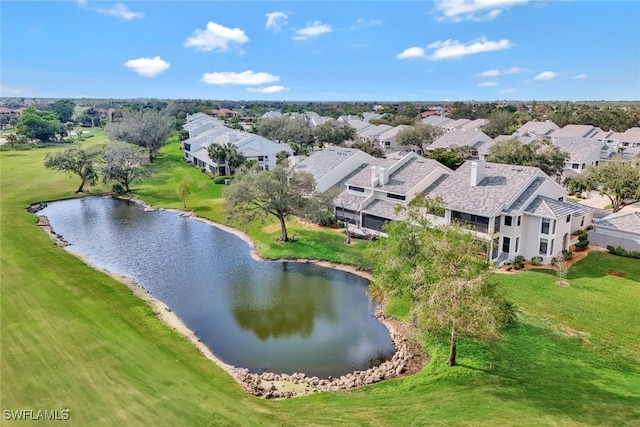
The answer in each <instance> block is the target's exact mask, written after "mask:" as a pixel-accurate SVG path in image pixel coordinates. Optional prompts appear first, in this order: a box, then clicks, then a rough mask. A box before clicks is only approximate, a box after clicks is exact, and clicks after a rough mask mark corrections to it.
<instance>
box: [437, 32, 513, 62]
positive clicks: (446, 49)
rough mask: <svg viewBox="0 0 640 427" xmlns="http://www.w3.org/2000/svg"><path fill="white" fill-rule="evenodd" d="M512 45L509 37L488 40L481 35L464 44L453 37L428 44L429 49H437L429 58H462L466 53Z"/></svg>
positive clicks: (500, 48)
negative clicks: (452, 38)
mask: <svg viewBox="0 0 640 427" xmlns="http://www.w3.org/2000/svg"><path fill="white" fill-rule="evenodd" d="M511 47H513V44H512V43H511V42H510V41H509V40H507V39H502V40H500V41H491V40H487V39H486V37H481V38H479V39H476V40H474V41H472V42H471V43H469V44H463V43H460V42H459V41H458V40H451V39H449V40H445V41H436V42H433V43H431V44H430V45H429V46H427V49H435V50H434V52H433V53H432V54H431V55H430V56H429V57H428V58H429V59H430V60H432V61H439V60H441V59H456V58H462V57H463V56H466V55H474V54H476V53H483V52H491V51H494V50H502V49H509V48H511Z"/></svg>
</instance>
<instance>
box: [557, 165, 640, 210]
mask: <svg viewBox="0 0 640 427" xmlns="http://www.w3.org/2000/svg"><path fill="white" fill-rule="evenodd" d="M568 187H569V190H570V191H573V192H582V191H597V192H598V193H600V194H601V195H603V196H606V197H607V198H608V199H609V200H610V201H611V206H612V207H613V212H614V213H615V212H619V211H620V210H621V209H622V208H624V207H625V206H629V205H632V204H634V203H638V202H640V166H638V165H637V164H632V163H623V162H619V161H611V162H608V163H606V164H604V165H600V166H588V167H587V171H586V172H585V173H584V174H581V175H578V176H577V177H575V178H572V179H571V180H570V181H569V183H568Z"/></svg>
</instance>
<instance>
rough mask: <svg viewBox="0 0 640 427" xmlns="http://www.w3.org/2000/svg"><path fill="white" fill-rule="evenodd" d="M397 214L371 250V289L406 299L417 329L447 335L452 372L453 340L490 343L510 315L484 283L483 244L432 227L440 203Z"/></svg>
mask: <svg viewBox="0 0 640 427" xmlns="http://www.w3.org/2000/svg"><path fill="white" fill-rule="evenodd" d="M399 213H400V214H402V215H403V216H404V217H405V218H406V219H405V220H401V221H393V222H391V223H388V224H387V225H386V226H385V232H386V233H387V236H388V237H387V238H386V239H381V240H379V241H377V242H375V243H374V244H373V245H372V249H371V254H372V255H373V258H374V259H375V261H376V264H375V267H374V271H373V278H374V286H376V287H378V288H380V289H381V290H383V291H384V292H385V293H387V294H390V295H396V296H400V297H401V298H406V299H409V300H410V301H411V310H412V312H413V315H414V317H415V318H416V319H417V321H418V326H420V327H421V328H425V329H427V330H429V331H433V332H447V333H449V334H450V340H449V343H450V352H449V360H448V364H449V366H454V365H455V364H456V350H457V341H458V337H460V336H466V337H471V338H479V339H483V340H490V339H492V338H495V337H497V336H498V331H499V327H500V326H502V325H504V324H505V323H507V322H508V321H509V320H510V319H511V314H512V313H511V312H510V310H509V305H508V304H507V303H506V302H505V301H504V300H503V299H502V298H501V297H500V296H499V294H498V290H497V288H496V284H495V283H494V282H492V281H490V280H488V279H487V274H486V273H487V271H488V269H489V263H488V262H487V257H486V256H484V249H483V242H482V241H479V240H478V239H477V238H476V237H475V235H474V234H473V233H472V232H470V230H468V229H466V228H464V227H463V226H461V225H458V224H456V223H453V224H451V225H447V226H441V227H434V226H432V225H431V222H430V220H429V215H430V214H433V213H435V214H441V213H442V207H441V204H440V202H439V201H437V200H436V201H434V200H430V199H428V198H424V197H417V198H416V199H414V200H413V201H412V202H411V203H410V204H409V206H407V207H403V208H400V212H399Z"/></svg>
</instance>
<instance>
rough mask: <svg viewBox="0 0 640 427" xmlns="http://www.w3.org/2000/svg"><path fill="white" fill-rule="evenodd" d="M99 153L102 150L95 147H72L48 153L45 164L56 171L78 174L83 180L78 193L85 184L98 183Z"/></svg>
mask: <svg viewBox="0 0 640 427" xmlns="http://www.w3.org/2000/svg"><path fill="white" fill-rule="evenodd" d="M99 155H100V151H99V150H95V149H94V150H83V149H82V148H70V149H68V150H65V151H63V152H61V153H56V154H54V155H51V154H47V155H46V156H45V158H44V166H45V167H46V168H49V169H54V170H56V171H60V172H66V173H71V174H76V175H78V176H79V177H80V179H81V182H80V187H78V190H77V191H76V193H82V191H83V190H84V186H85V185H96V182H98V172H97V170H96V168H95V162H96V160H97V158H98V156H99Z"/></svg>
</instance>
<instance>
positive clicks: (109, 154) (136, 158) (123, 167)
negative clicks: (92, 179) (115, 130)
mask: <svg viewBox="0 0 640 427" xmlns="http://www.w3.org/2000/svg"><path fill="white" fill-rule="evenodd" d="M104 162H105V164H104V167H103V168H102V181H103V182H104V183H105V184H106V183H107V182H109V181H115V182H116V183H117V184H119V185H121V186H122V189H123V190H124V191H125V192H127V193H128V192H130V191H131V188H130V185H131V183H132V182H133V181H134V180H136V179H140V178H144V177H147V176H149V174H150V173H151V171H150V169H148V168H147V167H146V164H147V162H148V159H147V156H146V154H145V153H144V150H142V149H141V148H140V147H136V146H135V145H131V144H126V143H122V142H115V143H110V144H108V145H107V148H106V149H105V151H104Z"/></svg>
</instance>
